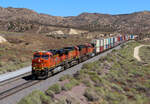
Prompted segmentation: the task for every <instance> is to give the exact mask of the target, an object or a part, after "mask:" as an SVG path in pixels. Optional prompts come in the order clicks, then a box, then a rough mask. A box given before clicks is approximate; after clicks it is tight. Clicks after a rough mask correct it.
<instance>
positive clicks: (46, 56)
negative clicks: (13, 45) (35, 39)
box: [32, 35, 135, 78]
mask: <svg viewBox="0 0 150 104" xmlns="http://www.w3.org/2000/svg"><path fill="white" fill-rule="evenodd" d="M131 39H135V37H134V35H118V36H115V37H108V38H101V39H94V40H92V42H91V43H86V44H84V45H77V46H72V47H64V48H62V49H58V50H47V51H37V52H35V53H34V54H33V59H32V75H33V76H35V77H44V78H47V77H48V75H49V74H54V73H57V72H60V71H62V70H65V69H68V68H69V67H71V66H74V65H76V64H79V63H81V62H83V61H85V60H87V59H89V58H91V57H93V56H95V55H98V54H100V53H102V52H104V51H106V50H109V49H110V48H113V47H116V46H117V45H120V44H122V43H124V42H126V41H128V40H131Z"/></svg>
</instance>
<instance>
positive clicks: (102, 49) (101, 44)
mask: <svg viewBox="0 0 150 104" xmlns="http://www.w3.org/2000/svg"><path fill="white" fill-rule="evenodd" d="M103 51H104V39H100V52H103Z"/></svg>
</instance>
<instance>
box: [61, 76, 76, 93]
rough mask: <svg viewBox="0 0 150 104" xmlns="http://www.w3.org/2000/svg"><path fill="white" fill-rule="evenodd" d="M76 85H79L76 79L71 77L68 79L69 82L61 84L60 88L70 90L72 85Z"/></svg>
mask: <svg viewBox="0 0 150 104" xmlns="http://www.w3.org/2000/svg"><path fill="white" fill-rule="evenodd" d="M76 85H79V82H78V81H77V80H76V79H73V78H72V79H71V80H70V81H69V83H65V84H64V85H63V86H62V89H63V90H65V91H67V90H71V89H72V88H73V87H74V86H76Z"/></svg>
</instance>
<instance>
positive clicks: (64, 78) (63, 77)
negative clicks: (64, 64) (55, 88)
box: [59, 75, 72, 81]
mask: <svg viewBox="0 0 150 104" xmlns="http://www.w3.org/2000/svg"><path fill="white" fill-rule="evenodd" d="M70 78H72V76H70V75H64V76H62V77H60V78H59V80H60V81H64V80H66V79H70Z"/></svg>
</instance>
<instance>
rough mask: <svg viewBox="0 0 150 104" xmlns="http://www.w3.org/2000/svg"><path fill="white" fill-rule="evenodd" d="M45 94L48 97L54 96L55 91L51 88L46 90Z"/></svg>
mask: <svg viewBox="0 0 150 104" xmlns="http://www.w3.org/2000/svg"><path fill="white" fill-rule="evenodd" d="M45 93H46V95H48V96H50V97H52V98H53V97H54V95H55V93H54V92H53V91H52V90H47V91H46V92H45Z"/></svg>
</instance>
